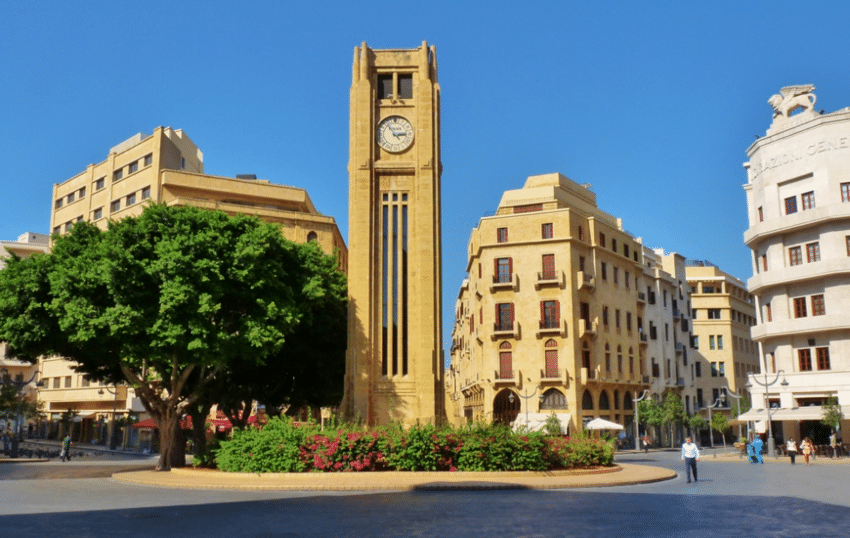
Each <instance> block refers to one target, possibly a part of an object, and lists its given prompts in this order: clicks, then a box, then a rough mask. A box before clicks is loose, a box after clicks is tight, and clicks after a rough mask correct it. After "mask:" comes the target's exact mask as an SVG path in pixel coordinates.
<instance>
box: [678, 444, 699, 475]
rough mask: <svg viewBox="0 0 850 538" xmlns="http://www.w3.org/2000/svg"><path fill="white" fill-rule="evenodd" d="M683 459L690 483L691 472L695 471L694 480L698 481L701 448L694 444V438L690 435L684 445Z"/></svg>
mask: <svg viewBox="0 0 850 538" xmlns="http://www.w3.org/2000/svg"><path fill="white" fill-rule="evenodd" d="M682 461H684V462H685V473H686V474H687V476H688V484H690V483H691V472H692V471H693V473H694V482H698V481H699V479H698V478H697V462H698V461H699V448H697V445H695V444H694V441H693V439H691V438H690V437H688V438H687V439H685V443H684V444H683V445H682Z"/></svg>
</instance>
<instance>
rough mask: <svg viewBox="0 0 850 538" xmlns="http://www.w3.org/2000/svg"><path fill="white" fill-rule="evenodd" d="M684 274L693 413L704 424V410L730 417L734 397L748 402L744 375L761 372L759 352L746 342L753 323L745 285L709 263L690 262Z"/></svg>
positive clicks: (706, 413)
mask: <svg viewBox="0 0 850 538" xmlns="http://www.w3.org/2000/svg"><path fill="white" fill-rule="evenodd" d="M686 274H687V279H688V285H689V286H690V287H691V309H692V313H693V316H692V317H693V331H692V334H693V343H692V344H693V348H694V360H693V366H692V367H691V369H692V373H693V378H694V379H695V382H696V389H697V393H696V404H695V405H694V409H695V410H696V411H698V412H699V413H700V414H701V415H702V416H703V417H704V418H705V419H708V418H709V414H708V407H709V406H715V407H713V408H712V413H722V414H724V415H727V417H728V416H729V415H730V414H731V409H733V408H737V407H736V406H737V405H738V402H739V400H738V398H736V396H740V397H747V398H749V392H748V391H747V389H746V388H745V385H746V383H747V377H748V375H749V374H750V373H751V372H758V371H759V355H758V346H757V345H756V343H755V342H754V341H753V340H752V339H751V336H750V328H751V327H752V326H753V325H755V322H756V320H755V315H756V313H755V305H754V301H753V296H752V295H750V293H749V292H748V291H747V286H746V284H744V282H742V281H740V280H738V279H737V278H735V277H733V276H731V275H729V274H728V273H725V272H724V271H721V270H720V269H719V268H718V267H717V266H715V265H713V264H711V263H709V262H704V261H696V260H688V261H687V267H686ZM715 404H716V405H715Z"/></svg>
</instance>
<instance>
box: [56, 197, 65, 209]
mask: <svg viewBox="0 0 850 538" xmlns="http://www.w3.org/2000/svg"><path fill="white" fill-rule="evenodd" d="M64 204H65V199H64V198H59V199H58V200H56V203H55V204H53V207H55V208H56V209H59V208H60V207H62V206H63V205H64Z"/></svg>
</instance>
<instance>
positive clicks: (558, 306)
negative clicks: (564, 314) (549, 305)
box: [555, 300, 561, 327]
mask: <svg viewBox="0 0 850 538" xmlns="http://www.w3.org/2000/svg"><path fill="white" fill-rule="evenodd" d="M555 323H557V324H558V327H560V326H561V301H557V300H556V301H555Z"/></svg>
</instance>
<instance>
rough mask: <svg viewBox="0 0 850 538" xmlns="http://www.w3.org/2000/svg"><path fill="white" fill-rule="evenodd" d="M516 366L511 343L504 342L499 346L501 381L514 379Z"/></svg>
mask: <svg viewBox="0 0 850 538" xmlns="http://www.w3.org/2000/svg"><path fill="white" fill-rule="evenodd" d="M513 377H514V364H513V353H511V344H510V342H502V343H501V344H500V345H499V379H513Z"/></svg>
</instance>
